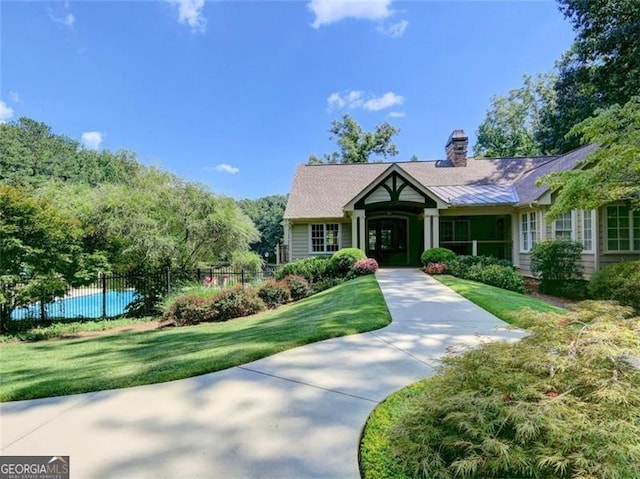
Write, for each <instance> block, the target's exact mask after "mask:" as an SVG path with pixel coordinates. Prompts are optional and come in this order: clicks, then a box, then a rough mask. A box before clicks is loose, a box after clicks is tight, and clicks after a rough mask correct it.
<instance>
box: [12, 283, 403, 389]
mask: <svg viewBox="0 0 640 479" xmlns="http://www.w3.org/2000/svg"><path fill="white" fill-rule="evenodd" d="M390 322H391V317H390V315H389V312H388V310H387V306H386V304H385V302H384V299H383V297H382V294H381V292H380V288H379V287H378V284H377V282H376V280H375V277H373V276H364V277H361V278H357V279H355V280H352V281H347V282H345V283H343V284H341V285H339V286H336V287H335V288H331V289H329V290H326V291H324V292H322V293H319V294H317V295H314V296H312V297H310V298H307V299H305V300H302V301H299V302H297V303H294V304H291V305H288V306H284V307H282V308H279V309H277V310H275V311H271V312H267V313H262V314H259V315H255V316H252V317H249V318H240V319H236V320H231V321H228V322H226V323H211V324H209V323H208V324H199V325H197V326H189V327H182V328H170V329H163V330H153V331H141V332H132V333H121V334H114V335H109V336H101V337H95V338H85V339H70V340H62V341H44V342H39V343H18V344H6V345H3V346H1V347H0V354H1V355H2V361H0V378H1V380H0V401H15V400H20V399H32V398H40V397H50V396H59V395H64V394H72V393H80V392H88V391H100V390H104V389H114V388H123V387H130V386H137V385H141V384H152V383H158V382H164V381H171V380H175V379H182V378H187V377H191V376H197V375H200V374H205V373H209V372H213V371H219V370H222V369H226V368H229V367H232V366H236V365H239V364H244V363H247V362H250V361H253V360H255V359H259V358H262V357H265V356H269V355H271V354H275V353H278V352H280V351H284V350H286V349H290V348H294V347H296V346H300V345H303V344H307V343H312V342H315V341H320V340H323V339H328V338H333V337H338V336H345V335H348V334H355V333H360V332H364V331H371V330H374V329H378V328H381V327H384V326H386V325H387V324H389V323H390Z"/></svg>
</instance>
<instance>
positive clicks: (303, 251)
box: [291, 224, 310, 261]
mask: <svg viewBox="0 0 640 479" xmlns="http://www.w3.org/2000/svg"><path fill="white" fill-rule="evenodd" d="M307 256H310V255H309V225H307V224H302V225H296V224H294V225H293V226H291V261H295V260H297V259H300V258H306V257H307Z"/></svg>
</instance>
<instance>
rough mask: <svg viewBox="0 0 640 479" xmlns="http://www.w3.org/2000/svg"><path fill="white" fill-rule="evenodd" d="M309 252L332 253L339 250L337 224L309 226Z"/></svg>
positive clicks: (338, 227)
mask: <svg viewBox="0 0 640 479" xmlns="http://www.w3.org/2000/svg"><path fill="white" fill-rule="evenodd" d="M310 232H311V233H310V234H311V252H313V253H332V252H334V251H338V250H339V249H340V225H339V224H338V223H327V224H313V225H311V226H310Z"/></svg>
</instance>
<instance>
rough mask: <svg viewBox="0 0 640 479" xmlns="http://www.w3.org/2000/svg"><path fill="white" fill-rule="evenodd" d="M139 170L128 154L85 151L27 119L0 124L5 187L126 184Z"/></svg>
mask: <svg viewBox="0 0 640 479" xmlns="http://www.w3.org/2000/svg"><path fill="white" fill-rule="evenodd" d="M142 169H143V167H142V165H141V164H140V163H138V162H137V161H136V159H135V155H134V154H132V153H130V152H126V151H120V152H118V153H111V152H109V151H107V150H103V151H94V150H88V149H86V148H83V147H82V146H81V145H80V144H79V143H78V142H77V141H75V140H72V139H71V138H68V137H66V136H63V135H57V134H55V133H53V132H52V131H51V127H49V126H47V125H45V124H44V123H40V122H37V121H35V120H32V119H30V118H20V119H19V120H17V121H16V122H12V123H3V124H0V181H1V182H3V183H6V184H12V185H23V186H39V185H42V184H44V183H46V182H48V181H50V180H51V179H58V180H60V181H65V182H67V181H68V182H74V183H86V184H89V185H92V186H95V185H98V184H101V183H105V182H109V183H127V182H129V181H130V179H131V178H135V177H136V175H137V174H138V173H139V172H140V171H141V170H142Z"/></svg>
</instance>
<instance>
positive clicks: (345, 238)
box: [340, 223, 351, 248]
mask: <svg viewBox="0 0 640 479" xmlns="http://www.w3.org/2000/svg"><path fill="white" fill-rule="evenodd" d="M341 228H342V243H341V244H340V246H341V247H342V248H351V223H342V226H341Z"/></svg>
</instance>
